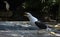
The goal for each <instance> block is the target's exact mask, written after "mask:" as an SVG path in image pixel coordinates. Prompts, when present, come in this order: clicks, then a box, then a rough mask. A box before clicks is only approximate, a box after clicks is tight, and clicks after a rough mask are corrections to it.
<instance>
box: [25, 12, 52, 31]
mask: <svg viewBox="0 0 60 37" xmlns="http://www.w3.org/2000/svg"><path fill="white" fill-rule="evenodd" d="M25 16H26V17H28V19H29V20H30V23H31V24H32V25H36V26H37V27H39V29H46V30H47V31H51V29H50V28H49V27H48V26H47V25H46V24H45V23H43V22H41V21H39V20H38V19H37V18H36V17H34V16H32V14H31V13H29V12H25Z"/></svg>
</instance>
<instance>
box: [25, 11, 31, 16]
mask: <svg viewBox="0 0 60 37" xmlns="http://www.w3.org/2000/svg"><path fill="white" fill-rule="evenodd" d="M24 16H26V17H30V16H32V15H31V13H29V12H25V14H24Z"/></svg>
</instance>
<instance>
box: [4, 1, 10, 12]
mask: <svg viewBox="0 0 60 37" xmlns="http://www.w3.org/2000/svg"><path fill="white" fill-rule="evenodd" d="M4 3H5V4H6V10H7V11H9V8H10V5H9V3H8V2H7V1H4Z"/></svg>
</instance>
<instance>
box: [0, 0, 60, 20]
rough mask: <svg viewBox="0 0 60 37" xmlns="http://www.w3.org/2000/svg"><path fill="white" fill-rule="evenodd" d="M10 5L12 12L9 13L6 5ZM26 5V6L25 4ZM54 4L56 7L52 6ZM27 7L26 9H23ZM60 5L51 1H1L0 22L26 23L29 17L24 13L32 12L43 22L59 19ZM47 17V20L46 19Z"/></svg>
mask: <svg viewBox="0 0 60 37" xmlns="http://www.w3.org/2000/svg"><path fill="white" fill-rule="evenodd" d="M3 1H7V2H8V3H9V5H10V10H9V12H7V10H6V8H5V3H4V2H3ZM23 3H24V4H23ZM52 3H54V5H53V4H52ZM23 6H25V8H24V7H23ZM58 10H59V3H58V2H53V1H50V0H45V1H43V2H42V0H0V20H1V21H26V20H28V18H27V17H25V16H24V12H26V11H27V12H30V13H31V14H32V15H33V16H35V17H37V18H38V19H39V20H42V21H49V19H53V20H57V19H58ZM45 17H47V19H45Z"/></svg>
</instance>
